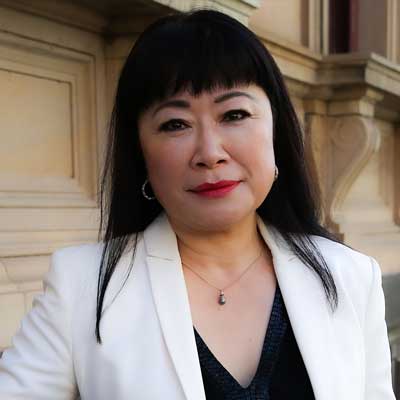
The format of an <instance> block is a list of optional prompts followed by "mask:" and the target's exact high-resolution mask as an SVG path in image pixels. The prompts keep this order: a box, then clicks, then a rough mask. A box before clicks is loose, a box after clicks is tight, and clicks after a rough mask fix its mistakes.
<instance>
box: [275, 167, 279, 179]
mask: <svg viewBox="0 0 400 400" xmlns="http://www.w3.org/2000/svg"><path fill="white" fill-rule="evenodd" d="M278 175H279V170H278V167H277V166H276V165H275V176H274V182H275V181H276V180H277V179H278Z"/></svg>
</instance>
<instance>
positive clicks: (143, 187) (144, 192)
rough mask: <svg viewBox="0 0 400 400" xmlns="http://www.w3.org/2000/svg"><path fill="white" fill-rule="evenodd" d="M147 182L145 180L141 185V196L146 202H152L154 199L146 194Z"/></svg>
mask: <svg viewBox="0 0 400 400" xmlns="http://www.w3.org/2000/svg"><path fill="white" fill-rule="evenodd" d="M148 181H149V180H148V179H147V178H146V180H145V181H144V183H143V185H142V194H143V196H144V197H145V198H146V199H147V200H154V199H155V197H151V196H149V195H148V194H147V193H146V184H147V182H148Z"/></svg>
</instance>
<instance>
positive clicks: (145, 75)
mask: <svg viewBox="0 0 400 400" xmlns="http://www.w3.org/2000/svg"><path fill="white" fill-rule="evenodd" d="M236 24H240V23H239V22H232V21H231V20H229V19H226V20H225V19H224V18H223V17H220V16H216V17H215V18H210V15H208V16H207V19H206V20H202V19H201V18H199V15H197V16H196V19H195V20H191V16H190V15H189V16H185V17H180V16H179V15H178V16H176V15H174V16H170V17H168V18H166V20H164V21H163V23H162V24H157V23H156V24H154V26H152V27H150V28H149V30H148V31H147V33H146V35H144V37H140V38H139V39H138V41H137V42H136V44H135V46H134V47H133V49H132V54H131V55H130V57H129V59H130V60H131V62H130V63H129V65H126V66H125V68H127V69H128V70H129V72H127V75H128V76H133V77H134V78H133V79H131V85H129V84H128V85H126V80H125V87H121V88H120V89H122V90H124V89H125V90H126V96H129V97H130V104H131V105H132V97H134V103H135V106H134V107H132V108H131V109H130V110H131V112H132V111H133V110H135V111H136V112H137V113H140V112H142V111H144V110H146V109H147V108H148V107H150V106H151V105H152V104H154V103H155V102H158V101H162V100H164V99H166V98H168V97H170V96H173V95H176V94H177V93H179V92H181V91H188V92H189V93H190V94H191V95H192V96H198V95H199V94H201V93H202V92H204V91H206V92H211V91H213V90H215V89H219V88H226V89H230V88H232V87H235V86H236V85H241V84H245V85H248V84H251V83H255V84H258V85H259V86H262V87H264V84H265V82H263V79H262V77H263V76H264V77H265V73H263V72H262V61H261V60H260V59H259V57H258V54H257V51H259V50H258V49H255V42H256V43H257V40H256V41H255V40H254V37H252V36H251V35H253V33H252V32H251V31H248V30H247V28H245V29H243V28H244V27H243V26H240V27H237V26H235V25H236ZM261 46H262V45H261ZM132 94H133V96H132Z"/></svg>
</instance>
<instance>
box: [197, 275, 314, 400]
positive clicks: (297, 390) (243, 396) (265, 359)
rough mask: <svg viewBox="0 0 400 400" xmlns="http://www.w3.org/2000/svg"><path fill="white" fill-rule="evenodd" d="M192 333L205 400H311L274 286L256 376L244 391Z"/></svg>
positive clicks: (311, 391) (312, 399)
mask: <svg viewBox="0 0 400 400" xmlns="http://www.w3.org/2000/svg"><path fill="white" fill-rule="evenodd" d="M193 329H194V332H195V337H196V343H197V350H198V354H199V359H200V365H201V372H202V376H203V382H204V389H205V392H206V397H207V400H214V399H215V400H217V399H218V400H289V399H290V400H293V399H296V400H315V397H314V393H313V390H312V387H311V382H310V380H309V377H308V374H307V371H306V368H305V366H304V363H303V359H302V357H301V354H300V351H299V348H298V346H297V342H296V339H295V337H294V334H293V331H292V327H291V325H290V321H289V317H288V314H287V311H286V308H285V304H284V302H283V299H282V294H281V291H280V288H279V286H278V282H277V284H276V290H275V297H274V303H273V306H272V310H271V316H270V319H269V323H268V328H267V332H266V334H265V338H264V344H263V349H262V353H261V357H260V362H259V364H258V368H257V372H256V374H255V376H254V378H253V380H252V381H251V383H250V385H249V386H247V387H246V388H243V387H242V386H241V385H240V384H239V383H238V382H237V381H236V379H235V378H234V377H233V376H232V375H231V374H230V373H229V372H228V371H227V370H226V369H225V368H224V367H223V366H222V364H221V363H220V362H219V361H218V360H217V358H216V357H215V356H214V355H213V353H212V352H211V351H210V349H209V348H208V347H207V345H206V343H205V342H204V341H203V339H202V338H201V336H200V335H199V333H198V332H197V330H196V328H195V327H193Z"/></svg>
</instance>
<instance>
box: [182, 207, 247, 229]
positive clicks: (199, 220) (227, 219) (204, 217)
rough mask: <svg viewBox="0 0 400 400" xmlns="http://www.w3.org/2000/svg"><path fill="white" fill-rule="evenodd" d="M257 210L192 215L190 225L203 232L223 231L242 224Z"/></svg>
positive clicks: (209, 212)
mask: <svg viewBox="0 0 400 400" xmlns="http://www.w3.org/2000/svg"><path fill="white" fill-rule="evenodd" d="M254 211H255V210H253V209H251V210H249V209H243V208H242V209H240V210H239V209H233V210H228V209H226V210H221V209H220V210H212V209H211V208H210V209H209V210H205V211H201V212H200V213H192V215H191V217H190V220H191V221H190V224H191V225H192V226H194V227H196V228H197V229H199V230H203V231H209V232H213V231H222V230H225V229H229V227H231V226H234V225H235V224H237V223H240V222H241V221H242V220H243V219H245V218H246V217H248V216H249V215H250V214H252V213H253V212H254Z"/></svg>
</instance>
